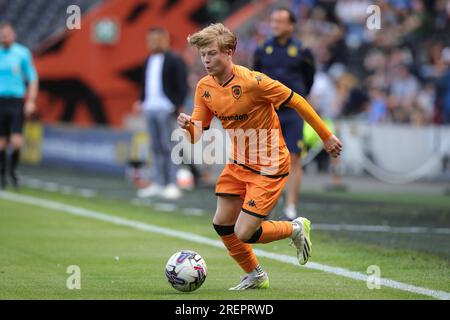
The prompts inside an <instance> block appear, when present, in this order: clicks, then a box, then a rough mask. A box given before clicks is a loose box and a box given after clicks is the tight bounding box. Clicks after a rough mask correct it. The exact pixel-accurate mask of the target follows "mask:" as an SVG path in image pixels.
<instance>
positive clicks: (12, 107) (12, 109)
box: [0, 97, 25, 137]
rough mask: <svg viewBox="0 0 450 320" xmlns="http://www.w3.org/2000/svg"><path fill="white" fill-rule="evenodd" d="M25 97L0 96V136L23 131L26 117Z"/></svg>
mask: <svg viewBox="0 0 450 320" xmlns="http://www.w3.org/2000/svg"><path fill="white" fill-rule="evenodd" d="M23 108H24V107H23V99H21V98H1V97H0V137H7V136H9V135H10V134H14V133H22V128H23V122H24V119H25V116H24V110H23Z"/></svg>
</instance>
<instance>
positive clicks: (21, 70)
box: [0, 22, 38, 189]
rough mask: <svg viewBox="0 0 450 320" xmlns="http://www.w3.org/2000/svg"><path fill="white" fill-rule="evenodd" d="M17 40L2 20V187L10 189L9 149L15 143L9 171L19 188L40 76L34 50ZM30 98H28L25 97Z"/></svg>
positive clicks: (0, 131)
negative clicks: (22, 151)
mask: <svg viewBox="0 0 450 320" xmlns="http://www.w3.org/2000/svg"><path fill="white" fill-rule="evenodd" d="M15 41H16V33H15V31H14V28H13V26H12V25H11V24H10V23H8V22H1V23H0V189H4V188H6V185H7V180H6V169H7V167H8V161H7V158H8V157H7V151H8V146H9V145H10V146H11V149H12V150H11V156H10V159H9V167H8V173H9V177H10V181H11V183H12V185H13V186H14V187H15V188H18V186H19V181H18V176H17V166H18V164H19V160H20V149H21V148H22V145H23V136H22V128H23V123H24V120H25V116H26V115H29V114H31V113H33V112H34V110H35V108H36V96H37V93H38V77H37V73H36V70H35V68H34V65H33V58H32V56H31V53H30V51H29V50H28V49H27V48H26V47H24V46H23V45H21V44H18V43H16V42H15ZM25 98H26V100H25Z"/></svg>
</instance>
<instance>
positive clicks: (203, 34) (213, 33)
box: [187, 23, 237, 52]
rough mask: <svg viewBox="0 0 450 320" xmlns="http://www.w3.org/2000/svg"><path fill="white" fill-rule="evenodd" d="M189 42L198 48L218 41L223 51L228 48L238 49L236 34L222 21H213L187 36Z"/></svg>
mask: <svg viewBox="0 0 450 320" xmlns="http://www.w3.org/2000/svg"><path fill="white" fill-rule="evenodd" d="M187 40H188V43H189V44H190V45H192V46H196V47H197V49H200V48H203V47H206V46H208V45H210V44H211V43H213V42H214V41H217V45H218V46H219V49H220V50H221V51H225V50H228V49H231V50H233V52H234V51H235V50H236V44H237V38H236V35H235V34H234V33H233V32H232V31H231V30H230V29H228V28H227V27H225V26H224V25H223V24H221V23H213V24H211V25H209V26H207V27H206V28H203V29H202V30H200V31H199V32H196V33H194V34H193V35H189V36H188V37H187Z"/></svg>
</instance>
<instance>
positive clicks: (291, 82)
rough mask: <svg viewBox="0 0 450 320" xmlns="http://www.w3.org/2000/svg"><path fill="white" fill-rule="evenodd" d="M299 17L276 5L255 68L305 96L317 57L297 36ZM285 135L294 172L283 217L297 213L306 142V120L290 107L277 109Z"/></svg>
mask: <svg viewBox="0 0 450 320" xmlns="http://www.w3.org/2000/svg"><path fill="white" fill-rule="evenodd" d="M296 23H297V19H296V17H295V15H294V13H293V12H292V11H291V10H290V9H288V8H286V7H278V8H275V9H274V10H273V11H272V13H271V15H270V29H271V33H272V34H271V36H270V37H269V38H268V39H267V40H266V41H265V42H264V43H263V44H262V45H260V46H259V47H258V48H257V50H256V51H255V54H254V66H253V67H254V69H255V70H257V71H260V72H262V73H265V74H266V75H268V76H269V77H271V78H272V79H275V80H278V81H280V82H281V83H283V84H284V85H286V86H287V87H289V88H291V89H292V90H294V91H295V92H298V93H299V94H300V95H302V96H303V97H307V96H308V94H309V92H310V90H311V87H312V85H313V81H314V73H315V66H314V57H313V55H312V53H311V51H310V50H309V49H308V48H306V47H305V46H304V45H303V43H302V42H301V41H300V40H298V39H296V38H295V37H294V32H295V25H296ZM277 114H278V117H279V119H280V123H281V128H282V132H283V137H284V139H285V141H286V145H287V147H288V149H289V152H290V153H291V173H290V175H289V180H288V183H287V197H286V202H285V204H286V206H285V210H284V217H285V218H286V219H288V220H293V219H295V217H296V216H297V212H296V208H295V206H296V202H297V198H298V194H299V192H300V185H301V178H302V166H301V153H302V146H303V120H302V119H301V118H300V117H299V115H298V114H297V113H296V112H295V110H292V109H290V108H279V110H277Z"/></svg>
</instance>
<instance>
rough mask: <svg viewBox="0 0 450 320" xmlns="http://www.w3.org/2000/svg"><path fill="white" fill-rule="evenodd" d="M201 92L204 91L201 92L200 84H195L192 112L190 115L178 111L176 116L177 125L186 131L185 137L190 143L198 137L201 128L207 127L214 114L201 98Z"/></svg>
mask: <svg viewBox="0 0 450 320" xmlns="http://www.w3.org/2000/svg"><path fill="white" fill-rule="evenodd" d="M203 94H204V92H202V91H201V89H200V86H199V85H197V88H196V89H195V97H194V111H193V112H192V116H190V115H187V114H185V113H180V115H179V116H178V118H177V122H178V126H179V127H180V128H181V129H185V130H186V131H187V138H188V140H189V141H190V142H191V143H192V144H193V143H196V142H197V141H198V140H199V139H200V137H201V136H202V133H203V130H206V129H208V128H209V125H210V124H211V120H212V118H213V117H214V114H213V113H212V112H211V110H210V109H209V108H208V106H207V105H206V104H205V102H204V100H203V98H202V95H203Z"/></svg>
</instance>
